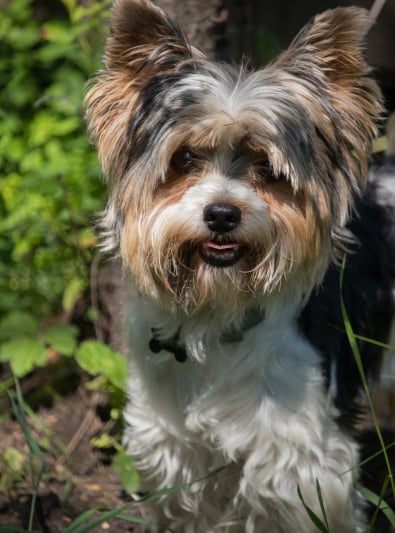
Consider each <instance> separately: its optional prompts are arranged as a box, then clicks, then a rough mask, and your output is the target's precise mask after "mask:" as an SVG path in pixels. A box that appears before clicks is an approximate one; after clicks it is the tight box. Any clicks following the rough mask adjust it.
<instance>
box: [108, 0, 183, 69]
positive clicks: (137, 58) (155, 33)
mask: <svg viewBox="0 0 395 533" xmlns="http://www.w3.org/2000/svg"><path fill="white" fill-rule="evenodd" d="M192 55H193V52H192V48H191V46H190V45H189V43H188V41H187V39H186V37H185V35H184V33H183V31H182V30H181V28H180V27H179V26H178V24H177V23H176V22H175V21H174V20H173V19H172V18H171V17H169V16H168V15H167V14H166V13H165V12H164V11H162V10H161V9H160V8H159V7H157V6H155V5H154V4H152V3H151V2H149V1H147V0H116V2H115V4H114V7H113V10H112V17H111V36H110V37H109V38H108V41H107V47H106V53H105V64H106V67H107V68H108V69H111V70H112V69H122V70H129V72H132V71H136V70H139V69H141V68H145V67H146V68H148V69H150V68H151V69H152V68H153V69H159V70H162V71H163V70H167V69H171V68H174V66H175V65H177V64H179V63H180V61H182V60H185V59H190V58H192Z"/></svg>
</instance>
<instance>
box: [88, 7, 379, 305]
mask: <svg viewBox="0 0 395 533" xmlns="http://www.w3.org/2000/svg"><path fill="white" fill-rule="evenodd" d="M367 25H368V22H367V17H366V14H365V12H364V11H363V10H360V9H356V8H354V9H352V8H351V9H337V10H333V11H328V12H326V13H324V14H323V15H321V16H319V17H317V18H316V19H315V20H314V21H313V23H312V24H311V25H310V26H308V27H306V28H305V29H304V30H303V31H302V32H301V33H300V35H299V36H298V37H297V38H296V40H295V41H294V43H293V44H292V45H291V47H290V48H289V50H287V51H286V52H285V53H284V54H282V55H281V56H280V57H279V59H278V60H277V61H276V62H275V63H273V64H272V65H270V66H269V67H267V68H266V69H263V70H259V71H255V72H251V71H248V70H247V69H246V68H240V69H233V68H230V67H227V66H223V65H216V64H213V63H210V62H209V61H207V60H206V59H205V58H204V57H203V56H202V55H201V54H200V53H198V52H197V51H195V50H194V49H193V48H191V47H190V45H189V44H188V43H187V41H186V40H185V38H184V36H183V35H182V33H181V32H180V30H179V29H178V27H177V26H176V25H175V23H174V22H173V21H171V20H170V19H169V18H168V17H167V16H166V15H165V14H164V13H163V12H162V11H160V10H159V9H158V8H156V7H154V6H153V5H152V4H150V3H147V2H145V1H136V0H118V2H116V4H115V6H114V11H113V24H112V27H113V35H112V36H111V37H110V38H109V40H108V45H107V52H106V67H107V70H105V71H103V72H101V73H99V75H98V77H97V79H96V84H95V85H94V86H93V88H92V89H91V90H90V92H89V94H88V96H87V103H88V111H87V118H88V122H89V129H90V133H91V136H92V138H93V140H94V141H95V142H96V144H97V147H98V150H99V155H100V158H101V161H102V165H103V168H104V171H105V173H106V174H107V175H108V178H109V185H110V199H109V203H108V207H107V210H106V212H105V213H104V216H103V218H102V228H103V234H104V238H105V242H104V246H105V247H107V248H108V249H117V250H118V251H119V253H120V255H121V257H122V258H123V261H124V262H125V263H126V265H127V266H128V268H129V269H130V271H131V273H132V275H133V277H134V279H135V281H136V283H137V286H138V287H139V289H140V290H141V291H142V292H143V293H146V294H149V295H151V296H152V297H154V298H155V299H157V300H160V301H161V302H162V303H163V305H177V306H181V307H182V308H183V309H184V310H187V311H188V312H190V311H193V310H195V309H196V308H199V307H200V306H202V305H205V304H208V305H211V306H221V305H223V306H230V305H231V306H232V307H235V308H242V307H243V306H245V305H248V303H249V302H250V301H251V299H255V300H261V299H262V298H265V297H267V295H269V294H272V293H273V292H276V291H279V290H282V289H283V288H284V287H287V288H288V290H290V291H292V293H293V294H294V295H295V296H297V297H303V295H305V294H307V293H309V291H311V289H312V288H313V287H314V285H315V284H316V283H317V282H319V280H320V279H321V277H322V275H323V273H324V271H325V269H326V267H327V265H328V262H329V260H330V258H331V257H333V255H334V254H335V253H336V251H338V250H339V249H341V247H342V246H343V245H344V241H345V239H346V238H347V233H346V231H345V230H344V225H345V223H346V221H347V219H348V216H349V213H350V209H351V207H352V202H353V196H354V195H355V194H357V193H358V192H359V191H360V189H361V187H362V185H363V181H364V176H365V173H366V156H367V153H368V152H369V147H370V143H371V140H372V137H373V135H374V133H375V122H376V120H377V118H378V115H379V112H380V97H379V91H378V88H377V86H376V84H375V83H374V82H373V81H372V80H371V79H370V78H369V77H368V76H367V67H366V64H365V62H364V60H363V57H362V50H361V41H362V38H363V36H364V34H365V33H366V30H367Z"/></svg>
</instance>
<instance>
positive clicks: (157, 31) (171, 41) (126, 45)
mask: <svg viewBox="0 0 395 533" xmlns="http://www.w3.org/2000/svg"><path fill="white" fill-rule="evenodd" d="M198 57H202V54H200V53H199V52H198V51H197V50H195V49H193V48H192V47H191V46H190V45H189V43H188V41H187V39H186V37H185V36H184V34H183V32H182V30H181V28H180V27H179V26H178V25H177V23H176V22H175V21H174V20H172V19H171V18H170V17H169V16H168V15H167V14H166V13H164V12H163V11H162V10H161V9H160V8H158V7H156V6H155V5H154V4H152V3H151V2H149V1H147V0H116V1H115V4H114V6H113V9H112V16H111V34H110V36H109V37H108V39H107V45H106V51H105V55H104V65H105V69H103V70H101V71H99V72H98V73H97V75H96V77H95V78H94V79H93V80H92V83H91V85H92V86H91V89H90V90H89V92H88V93H87V95H86V98H85V102H86V105H87V108H86V121H87V124H88V133H89V136H90V139H91V140H92V142H93V143H94V144H95V145H96V147H97V151H98V154H99V159H100V162H101V164H102V168H103V171H104V174H105V175H106V176H107V178H108V180H109V183H110V185H111V186H115V185H116V183H117V182H118V181H119V180H120V179H121V177H122V174H123V172H124V171H125V166H126V164H127V158H128V152H130V148H131V147H130V138H129V137H130V135H128V133H129V130H128V126H129V124H130V121H131V119H132V117H133V115H134V114H135V113H136V110H137V109H138V106H139V103H140V100H139V96H140V92H141V89H142V88H143V87H144V86H145V84H146V83H148V82H149V81H150V80H151V79H152V78H154V77H155V76H157V75H158V74H161V73H163V72H167V71H173V70H176V68H177V67H178V66H179V65H181V64H182V63H183V62H184V61H188V60H190V59H192V58H198Z"/></svg>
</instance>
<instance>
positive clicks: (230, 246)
mask: <svg viewBox="0 0 395 533" xmlns="http://www.w3.org/2000/svg"><path fill="white" fill-rule="evenodd" d="M237 246H238V245H237V244H235V243H233V244H232V243H228V244H217V243H216V242H209V243H207V247H208V248H214V249H215V250H231V249H233V248H237Z"/></svg>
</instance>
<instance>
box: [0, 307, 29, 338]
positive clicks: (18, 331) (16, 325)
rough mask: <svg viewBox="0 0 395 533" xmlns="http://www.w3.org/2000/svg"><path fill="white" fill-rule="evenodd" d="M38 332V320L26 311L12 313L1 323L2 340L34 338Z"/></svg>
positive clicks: (0, 333)
mask: <svg viewBox="0 0 395 533" xmlns="http://www.w3.org/2000/svg"><path fill="white" fill-rule="evenodd" d="M37 332H38V320H37V319H36V318H35V317H34V316H33V315H32V314H31V313H27V312H25V311H11V312H10V313H8V315H6V316H5V317H4V318H3V319H2V320H1V321H0V340H5V339H10V338H12V337H19V336H26V337H27V336H31V337H32V336H34V335H36V334H37Z"/></svg>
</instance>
